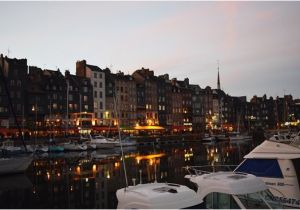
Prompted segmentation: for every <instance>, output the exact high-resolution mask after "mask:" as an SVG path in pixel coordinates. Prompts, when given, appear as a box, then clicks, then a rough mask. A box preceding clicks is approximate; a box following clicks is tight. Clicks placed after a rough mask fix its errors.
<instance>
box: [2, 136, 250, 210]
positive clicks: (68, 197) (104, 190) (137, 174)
mask: <svg viewBox="0 0 300 210" xmlns="http://www.w3.org/2000/svg"><path fill="white" fill-rule="evenodd" d="M252 149H253V146H252V141H246V142H239V143H233V144H231V143H230V142H228V141H226V142H220V143H216V144H211V143H208V144H204V143H203V144H202V143H201V142H200V141H199V142H180V143H176V144H173V145H154V144H153V145H150V146H134V147H126V148H124V159H125V165H126V172H127V177H128V183H129V185H132V184H133V183H136V184H138V183H140V182H142V183H147V182H153V181H155V180H157V181H158V182H172V183H178V184H188V182H187V180H185V179H184V175H185V174H187V172H186V170H185V169H184V168H183V167H184V166H188V165H197V166H200V165H202V166H203V165H218V164H226V165H236V164H239V163H240V162H241V161H242V158H243V156H244V155H246V154H248V153H249V152H250V151H251V150H252ZM124 177H125V176H124V170H123V165H122V156H121V150H120V148H114V149H109V150H104V149H103V150H100V149H98V150H95V151H86V152H62V153H42V154H37V155H35V157H34V160H33V161H32V163H31V165H30V166H29V168H28V169H27V171H26V173H25V174H18V175H9V176H1V177H0V207H1V208H14V209H16V208H39V209H43V208H50V209H51V208H100V209H101V208H106V209H107V208H116V207H117V198H116V195H115V193H116V190H117V189H119V188H122V187H124V186H125V183H126V182H125V178H124Z"/></svg>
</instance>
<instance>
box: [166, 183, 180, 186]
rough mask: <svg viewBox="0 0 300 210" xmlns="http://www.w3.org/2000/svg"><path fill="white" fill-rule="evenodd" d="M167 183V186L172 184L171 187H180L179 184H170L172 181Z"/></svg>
mask: <svg viewBox="0 0 300 210" xmlns="http://www.w3.org/2000/svg"><path fill="white" fill-rule="evenodd" d="M167 185H168V186H172V187H180V185H179V184H172V183H168V184H167Z"/></svg>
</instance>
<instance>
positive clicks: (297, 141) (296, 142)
mask: <svg viewBox="0 0 300 210" xmlns="http://www.w3.org/2000/svg"><path fill="white" fill-rule="evenodd" d="M290 145H292V146H295V147H300V131H299V132H298V134H297V135H296V136H295V137H294V138H293V139H292V140H291V142H290Z"/></svg>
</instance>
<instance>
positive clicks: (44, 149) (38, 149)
mask: <svg viewBox="0 0 300 210" xmlns="http://www.w3.org/2000/svg"><path fill="white" fill-rule="evenodd" d="M48 150H49V147H48V146H44V145H37V146H36V148H35V151H36V152H48Z"/></svg>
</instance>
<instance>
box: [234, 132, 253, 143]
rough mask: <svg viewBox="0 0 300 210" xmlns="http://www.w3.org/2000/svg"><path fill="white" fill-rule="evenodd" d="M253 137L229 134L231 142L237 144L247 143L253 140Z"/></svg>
mask: <svg viewBox="0 0 300 210" xmlns="http://www.w3.org/2000/svg"><path fill="white" fill-rule="evenodd" d="M251 139H252V137H251V136H247V135H243V134H240V133H239V132H232V133H230V134H229V140H230V142H236V141H247V140H251Z"/></svg>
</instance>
